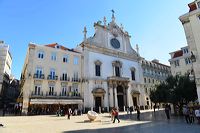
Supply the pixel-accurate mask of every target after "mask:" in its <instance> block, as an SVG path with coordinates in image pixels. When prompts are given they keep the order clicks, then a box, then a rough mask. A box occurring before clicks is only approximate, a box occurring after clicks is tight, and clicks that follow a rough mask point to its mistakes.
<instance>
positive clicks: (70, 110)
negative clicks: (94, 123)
mask: <svg viewBox="0 0 200 133" xmlns="http://www.w3.org/2000/svg"><path fill="white" fill-rule="evenodd" d="M71 114H72V109H71V108H69V109H68V113H67V117H68V119H70V116H71Z"/></svg>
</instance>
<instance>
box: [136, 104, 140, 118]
mask: <svg viewBox="0 0 200 133" xmlns="http://www.w3.org/2000/svg"><path fill="white" fill-rule="evenodd" d="M136 111H137V120H140V107H139V106H137V107H136Z"/></svg>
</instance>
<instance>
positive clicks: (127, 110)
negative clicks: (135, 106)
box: [126, 106, 130, 115]
mask: <svg viewBox="0 0 200 133" xmlns="http://www.w3.org/2000/svg"><path fill="white" fill-rule="evenodd" d="M126 112H127V115H128V114H129V112H130V109H129V107H128V106H127V107H126Z"/></svg>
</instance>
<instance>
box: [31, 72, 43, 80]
mask: <svg viewBox="0 0 200 133" xmlns="http://www.w3.org/2000/svg"><path fill="white" fill-rule="evenodd" d="M33 78H35V79H44V74H37V73H36V74H34V75H33Z"/></svg>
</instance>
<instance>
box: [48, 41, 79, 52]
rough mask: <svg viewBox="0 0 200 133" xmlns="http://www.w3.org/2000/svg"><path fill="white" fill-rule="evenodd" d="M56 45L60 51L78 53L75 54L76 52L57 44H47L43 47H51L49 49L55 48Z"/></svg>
mask: <svg viewBox="0 0 200 133" xmlns="http://www.w3.org/2000/svg"><path fill="white" fill-rule="evenodd" d="M57 45H58V46H59V47H60V49H62V50H65V51H66V50H67V51H71V52H76V53H79V52H77V51H74V49H69V48H66V47H64V46H62V45H59V44H58V43H52V44H47V45H45V46H47V47H51V48H56V47H55V46H57Z"/></svg>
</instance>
